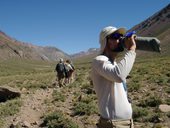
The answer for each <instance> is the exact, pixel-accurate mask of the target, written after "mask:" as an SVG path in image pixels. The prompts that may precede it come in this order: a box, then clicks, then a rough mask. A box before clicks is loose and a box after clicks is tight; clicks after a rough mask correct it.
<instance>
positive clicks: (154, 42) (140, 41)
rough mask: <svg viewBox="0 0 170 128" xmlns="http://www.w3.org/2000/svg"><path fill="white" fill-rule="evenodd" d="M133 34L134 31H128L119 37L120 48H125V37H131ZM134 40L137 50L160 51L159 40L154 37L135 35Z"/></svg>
mask: <svg viewBox="0 0 170 128" xmlns="http://www.w3.org/2000/svg"><path fill="white" fill-rule="evenodd" d="M133 34H135V31H132V32H128V33H127V34H125V36H123V38H121V40H120V46H119V47H120V48H121V49H124V48H125V43H124V42H125V39H126V38H129V37H131V36H132V35H133ZM135 42H136V49H137V50H143V51H151V52H159V53H160V51H161V48H160V40H158V39H157V38H155V37H140V36H136V37H135Z"/></svg>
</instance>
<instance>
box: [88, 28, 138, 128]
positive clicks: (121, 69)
mask: <svg viewBox="0 0 170 128" xmlns="http://www.w3.org/2000/svg"><path fill="white" fill-rule="evenodd" d="M125 33H126V29H125V28H118V29H117V28H116V27H113V26H108V27H105V28H104V29H102V31H101V32H100V55H98V56H97V57H95V58H94V59H93V62H92V72H91V78H92V82H93V85H94V89H95V92H96V95H97V98H98V106H99V111H100V119H99V122H98V123H97V127H98V128H133V120H132V107H131V103H129V101H128V98H127V88H126V77H127V76H128V74H129V73H130V71H131V69H132V67H133V65H134V62H135V58H136V52H135V50H136V43H135V39H134V38H135V35H132V36H131V37H129V38H127V39H126V40H125V47H126V49H125V50H126V52H125V55H124V57H123V58H122V59H121V60H120V61H119V62H117V61H116V58H117V57H118V56H117V55H118V54H119V53H120V52H122V51H124V48H123V46H121V43H120V40H121V38H122V37H123V35H124V34H125Z"/></svg>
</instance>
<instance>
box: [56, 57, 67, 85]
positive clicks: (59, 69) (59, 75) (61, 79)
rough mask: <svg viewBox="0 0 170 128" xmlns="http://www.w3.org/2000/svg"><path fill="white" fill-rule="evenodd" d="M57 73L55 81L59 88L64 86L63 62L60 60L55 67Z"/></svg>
mask: <svg viewBox="0 0 170 128" xmlns="http://www.w3.org/2000/svg"><path fill="white" fill-rule="evenodd" d="M55 70H56V72H57V80H58V84H59V87H61V86H63V85H64V78H65V65H64V60H63V59H62V58H60V60H59V63H58V64H57V65H56V68H55Z"/></svg>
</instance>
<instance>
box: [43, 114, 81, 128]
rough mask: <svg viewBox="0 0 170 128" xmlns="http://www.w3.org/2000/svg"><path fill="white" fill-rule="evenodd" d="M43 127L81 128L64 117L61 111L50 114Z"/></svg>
mask: <svg viewBox="0 0 170 128" xmlns="http://www.w3.org/2000/svg"><path fill="white" fill-rule="evenodd" d="M43 126H47V127H48V128H79V126H78V125H77V124H76V123H74V122H73V121H72V120H70V119H68V118H66V117H64V115H63V114H62V112H61V111H56V112H53V113H50V114H48V115H47V116H46V117H45V118H44V122H43Z"/></svg>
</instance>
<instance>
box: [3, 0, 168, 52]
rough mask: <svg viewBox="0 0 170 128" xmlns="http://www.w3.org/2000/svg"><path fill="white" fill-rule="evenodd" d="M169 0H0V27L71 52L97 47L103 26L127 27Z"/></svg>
mask: <svg viewBox="0 0 170 128" xmlns="http://www.w3.org/2000/svg"><path fill="white" fill-rule="evenodd" d="M169 3H170V0H0V30H1V31H3V32H5V33H6V34H7V35H9V36H11V37H13V38H15V39H17V40H19V41H22V42H27V43H32V44H34V45H38V46H54V47H57V48H59V49H61V50H62V51H64V52H66V53H68V54H73V53H77V52H80V51H86V50H88V49H89V48H99V41H98V40H99V33H100V31H101V29H103V28H104V27H106V26H110V25H111V26H115V27H125V28H127V29H130V28H131V27H133V26H134V25H136V24H138V23H140V22H142V21H143V20H145V19H146V18H148V17H150V16H151V15H153V14H154V13H156V12H157V11H159V10H161V9H162V8H164V7H165V6H166V5H168V4H169Z"/></svg>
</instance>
